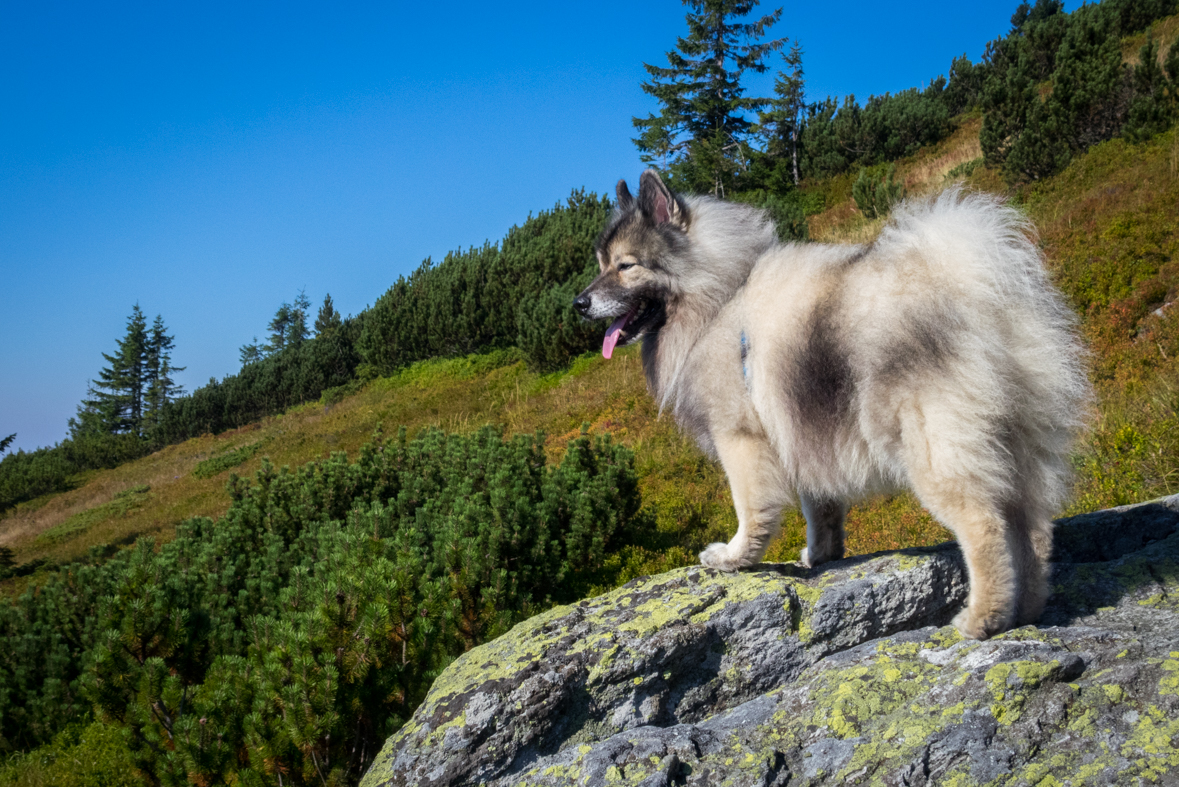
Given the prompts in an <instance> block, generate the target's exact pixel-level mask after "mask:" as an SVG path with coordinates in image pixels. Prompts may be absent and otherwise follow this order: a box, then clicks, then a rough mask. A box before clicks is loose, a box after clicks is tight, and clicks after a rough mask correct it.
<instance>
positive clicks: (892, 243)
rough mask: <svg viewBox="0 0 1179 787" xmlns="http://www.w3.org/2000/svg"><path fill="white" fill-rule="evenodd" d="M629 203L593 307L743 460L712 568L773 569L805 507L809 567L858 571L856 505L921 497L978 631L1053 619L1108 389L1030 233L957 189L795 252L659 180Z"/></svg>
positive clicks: (714, 451) (606, 249) (734, 471)
mask: <svg viewBox="0 0 1179 787" xmlns="http://www.w3.org/2000/svg"><path fill="white" fill-rule="evenodd" d="M617 196H618V200H617V209H616V211H615V213H614V215H613V217H612V219H611V220H610V222H609V224H608V226H607V227H606V228H605V230H604V231H603V232H602V234H601V236H600V237H599V239H598V242H597V248H596V251H597V257H598V263H599V265H600V267H601V274H600V275H599V276H598V277H597V278H596V279H595V280H594V282H593V283H592V284H590V286H589V287H587V288H586V289H585V291H583V292H582V293H581V294H580V295H578V297H577V299H576V300H575V301H574V306H575V308H576V309H577V311H578V312H580V313H581V314H582V315H583V316H584V317H586V318H589V319H603V318H610V319H613V323H612V324H611V325H610V327H609V329H608V330H607V332H606V338H605V340H604V342H603V346H602V352H603V354H604V355H605V356H606V357H607V358H609V357H610V355H611V353H612V352H613V350H614V347H615V346H616V345H617V344H629V343H631V342H635V341H638V340H640V339H641V340H642V342H643V346H642V360H643V368H644V370H645V373H646V376H647V382H648V385H649V388H650V390H651V392H652V394H653V395H654V396H655V398H656V400H657V401H658V403H659V406H660V409H661V410H663V409H670V410H671V411H672V412H673V413H674V414H675V418H676V421H677V422H678V424H679V425H680V426H681V428H683V429H685V430H686V431H687V432H689V433H691V434H692V435H693V436H694V437H695V439H696V441H697V443H698V444H699V445H700V447H701V448H702V449H703V450H704V451H705V452H707V453H708V454H709V455H711V456H712V457H714V458H718V459H719V460H720V462H721V464H722V465H723V466H724V470H725V473H726V475H727V476H728V479H729V484H730V486H731V489H732V494H733V502H734V504H735V505H736V509H737V519H738V522H739V525H738V528H737V535H736V536H735V537H734V538H733V540H732V541H730V542H729V543H728V544H720V543H718V544H712V545H710V546H709V547H708V548H707V549H705V550H704V552H703V553H701V555H700V561H701V562H702V563H703V564H704V565H706V566H710V567H713V568H717V569H721V570H724V571H735V570H737V569H739V568H742V567H745V566H751V565H754V564H755V563H757V562H759V561H760V560H761V558H762V556H763V555H764V554H765V551H766V547H767V546H768V544H769V542H770V540H771V539H772V538H773V537H774V536H775V535H776V533H777V531H778V529H779V527H780V522H781V514H782V510H783V508H784V507H785V506H787V505H791V504H794V503H796V502H797V503H799V504H800V505H801V508H802V511H803V514H804V515H805V517H806V522H807V546H806V549H804V550H803V551H802V555H801V559H802V562H803V563H804V564H805V565H807V566H816V565H818V564H820V563H823V562H825V561H828V560H832V559H836V558H839V557H842V555H843V522H844V516H845V513H846V510H847V503H848V501H851V500H855V499H857V498H861V497H864V496H865V495H869V494H873V493H877V492H883V491H890V490H896V489H900V488H908V489H911V490H912V491H913V492H915V493H916V495H917V497H918V498H919V499H920V500H921V502H922V504H923V505H924V506H925V507H926V508H927V509H928V510H929V511H930V512H931V513H932V514H933V515H934V516H935V517H936V518H937V519H938V521H940V522H942V523H943V524H944V525H945V526H946V527H948V528H949V529H950V530H951V531H953V533H954V534H955V536H956V537H957V539H958V541H959V543H960V544H961V547H962V551H963V553H964V555H965V558H966V565H967V568H968V571H969V576H970V596H969V601H968V604H967V606H966V608H965V609H964V610H962V612H961V613H959V615H958V616H957V617H956V618H955V620H954V624H955V626H957V628H958V630H959V631H961V632H962V634H963V635H964V636H967V637H972V638H976V639H982V638H986V637H988V636H991V635H993V634H996V633H998V632H1001V631H1004V630H1005V629H1007V628H1009V627H1011V626H1012V625H1017V624H1025V623H1031V622H1034V621H1035V620H1036V619H1037V618H1038V617H1039V615H1040V613H1041V611H1042V610H1043V607H1044V602H1045V601H1046V599H1047V597H1048V593H1049V589H1048V581H1047V580H1048V576H1047V574H1048V567H1049V566H1048V561H1049V558H1050V556H1051V552H1052V520H1051V517H1052V515H1053V514H1054V513H1055V512H1056V511H1057V510H1058V509H1059V507H1060V506H1061V504H1062V502H1063V501H1064V498H1065V495H1066V492H1067V490H1068V488H1069V463H1068V460H1067V454H1068V451H1069V447H1070V445H1071V444H1072V441H1073V440H1074V438H1075V436H1076V434H1077V432H1078V430H1079V428H1080V427H1081V426H1082V420H1083V415H1084V413H1085V411H1086V409H1087V401H1088V399H1089V397H1090V392H1089V386H1088V382H1087V379H1086V375H1085V371H1084V368H1083V363H1082V357H1083V353H1082V348H1081V346H1080V344H1079V342H1078V339H1077V336H1076V333H1075V329H1074V318H1073V315H1072V313H1071V312H1070V311H1069V310H1068V309H1067V308H1066V307H1065V305H1064V304H1063V302H1062V300H1061V297H1060V295H1059V294H1058V293H1057V292H1056V290H1055V289H1054V288H1053V287H1052V285H1051V284H1050V283H1049V281H1048V278H1047V276H1046V274H1045V271H1044V266H1043V260H1042V258H1041V255H1040V252H1039V250H1038V249H1037V247H1036V245H1035V244H1034V243H1033V241H1032V240H1031V239H1030V237H1029V232H1030V227H1029V225H1028V223H1027V221H1026V220H1024V219H1023V218H1022V217H1021V216H1020V215H1019V214H1018V213H1017V212H1016V211H1015V210H1013V209H1011V208H1010V207H1006V206H1005V205H1003V204H1002V203H1001V202H1000V201H999V200H997V199H995V198H993V197H989V196H984V195H981V194H966V193H963V192H961V191H959V190H957V189H951V190H949V191H946V192H945V193H943V194H941V195H940V196H938V197H936V198H935V199H932V200H929V201H926V202H920V203H909V204H903V205H901V206H899V207H898V208H897V209H896V210H895V211H894V212H893V215H892V218H891V219H890V220H889V222H888V224H887V226H885V228H884V229H883V230H882V232H881V233H880V236H879V238H877V240H876V241H874V242H873V243H871V244H869V245H859V246H851V245H827V244H817V243H815V244H795V243H789V244H781V243H779V242H778V239H777V235H776V232H775V228H774V226H773V223H772V222H771V221H770V220H769V218H768V217H767V216H766V214H765V213H764V212H763V211H761V210H758V209H755V208H752V207H749V206H745V205H740V204H734V203H728V202H723V201H720V200H716V199H712V198H708V197H684V196H681V195H676V194H673V193H672V192H671V191H669V190H668V189H667V187H666V186H665V185H664V183H663V182H662V181H661V180H660V178H659V176H658V174H657V173H656V172H655V171H653V170H647V171H646V172H644V173H643V175H642V178H641V180H640V185H639V195H638V198H637V199H636V198H634V197H633V196H632V195H631V193H630V191H629V190H628V189H627V186H626V183H625V181H621V182H619V184H618V195H617Z"/></svg>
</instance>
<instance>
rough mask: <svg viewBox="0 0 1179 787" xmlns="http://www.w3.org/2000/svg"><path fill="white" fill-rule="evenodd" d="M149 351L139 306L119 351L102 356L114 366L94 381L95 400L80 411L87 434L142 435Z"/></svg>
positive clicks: (93, 394) (92, 398)
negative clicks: (90, 432) (91, 432)
mask: <svg viewBox="0 0 1179 787" xmlns="http://www.w3.org/2000/svg"><path fill="white" fill-rule="evenodd" d="M147 347H148V333H147V320H146V318H145V317H144V316H143V310H141V309H140V308H139V304H138V303H137V304H135V306H134V308H133V309H132V310H131V316H130V317H128V318H127V333H126V335H125V336H124V337H123V338H122V339H120V340H119V346H118V349H116V351H115V353H114V354H113V355H107V354H106V353H103V354H102V357H103V358H105V359H106V361H107V363H108V364H110V365H109V366H107V367H104V368H103V369H101V370H100V371H99V372H98V378H97V379H95V380H93V381H91V383H90V388H89V391H88V393H89V395H90V397H91V398H89V399H86V400H84V401H83V402H82V404H81V405H80V406H79V408H78V422H79V424H80V426H81V427H82V430H83V431H98V432H105V433H107V434H136V435H138V434H142V432H141V428H142V424H143V403H144V384H145V381H146V377H147Z"/></svg>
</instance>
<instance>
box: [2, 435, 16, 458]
mask: <svg viewBox="0 0 1179 787" xmlns="http://www.w3.org/2000/svg"><path fill="white" fill-rule="evenodd" d="M15 439H16V432H13V433H12V434H10V435H8V437H5V438H4V439H3V440H0V454H2V453H4V452H5V451H7V450H8V446H10V445H12V441H13V440H15Z"/></svg>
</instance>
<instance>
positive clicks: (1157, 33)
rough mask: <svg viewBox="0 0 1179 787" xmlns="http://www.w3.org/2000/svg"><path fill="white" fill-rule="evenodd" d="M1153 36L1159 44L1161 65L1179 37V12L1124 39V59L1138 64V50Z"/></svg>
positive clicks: (1125, 61)
mask: <svg viewBox="0 0 1179 787" xmlns="http://www.w3.org/2000/svg"><path fill="white" fill-rule="evenodd" d="M1148 36H1149V37H1151V38H1153V39H1154V40H1155V41H1156V42H1158V45H1159V52H1158V59H1159V64H1160V65H1161V64H1162V62H1163V60H1164V59H1165V58H1166V54H1167V52H1168V50H1169V49H1170V47H1171V45H1172V44H1174V43H1175V41H1176V39H1179V14H1176V15H1174V16H1168V17H1167V18H1165V19H1160V20H1158V21H1157V22H1155V23H1154V24H1153V25H1151V26H1150V28H1149V29H1147V30H1144V31H1142V32H1141V33H1138V34H1137V35H1132V36H1127V37H1126V38H1123V39H1122V61H1123V62H1124V63H1127V64H1129V65H1134V66H1136V65H1138V50H1140V49H1142V45H1143V44H1145V43H1146V39H1147V37H1148Z"/></svg>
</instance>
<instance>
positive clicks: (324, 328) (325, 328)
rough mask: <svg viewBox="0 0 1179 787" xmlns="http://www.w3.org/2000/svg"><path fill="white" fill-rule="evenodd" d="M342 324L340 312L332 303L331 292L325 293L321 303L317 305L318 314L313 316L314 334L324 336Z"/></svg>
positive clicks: (336, 329)
mask: <svg viewBox="0 0 1179 787" xmlns="http://www.w3.org/2000/svg"><path fill="white" fill-rule="evenodd" d="M343 324H344V321H343V320H341V319H340V313H339V312H338V311H336V307H335V306H334V305H332V296H331V294H330V293H329V294H327V295H325V296H324V297H323V305H322V306H320V307H319V314H317V315H316V317H315V335H316V336H325V335H328V334H331V333H334V332H335V331H338V330H339V329H340V326H342V325H343Z"/></svg>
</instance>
